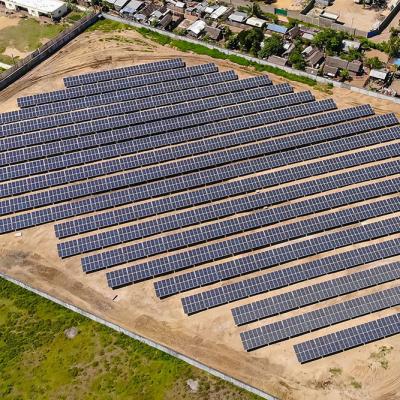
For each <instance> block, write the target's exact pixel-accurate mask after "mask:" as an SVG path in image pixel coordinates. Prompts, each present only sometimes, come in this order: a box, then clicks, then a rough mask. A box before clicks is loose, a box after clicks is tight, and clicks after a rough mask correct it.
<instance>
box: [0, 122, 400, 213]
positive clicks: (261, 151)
mask: <svg viewBox="0 0 400 400" xmlns="http://www.w3.org/2000/svg"><path fill="white" fill-rule="evenodd" d="M374 122H375V124H374V123H372V124H370V125H375V126H377V127H378V128H379V127H382V125H383V126H385V125H386V122H384V124H385V125H384V124H382V122H383V121H382V119H380V120H378V121H374ZM368 125H369V124H361V127H359V126H356V124H353V127H352V129H348V130H347V131H346V130H345V129H343V132H341V134H342V135H343V134H346V133H347V134H352V133H353V132H352V131H354V133H360V132H363V131H364V130H366V129H368V128H369V126H368ZM344 128H346V127H344ZM338 131H339V130H337V131H336V132H335V133H336V134H338ZM312 133H314V132H312V131H311V132H309V135H308V137H311V135H312ZM399 135H400V128H399V127H397V126H394V127H390V128H386V129H383V130H377V131H373V132H369V133H368V134H366V133H364V134H362V136H361V137H360V139H358V138H357V137H355V138H353V137H349V138H348V141H347V140H345V139H336V141H331V142H330V143H331V145H332V147H336V152H339V151H345V147H346V146H348V147H349V148H356V143H359V144H360V145H359V146H358V147H363V146H368V145H370V144H375V143H384V142H387V141H390V140H394V139H397V138H398V137H399ZM304 136H307V135H303V137H294V139H293V140H292V142H293V143H290V139H288V138H287V137H283V138H281V140H275V143H274V142H272V141H268V140H267V141H262V142H261V141H257V142H255V143H249V144H246V145H244V143H240V141H239V143H238V144H240V145H241V146H240V147H232V148H229V142H228V143H227V142H226V141H224V140H223V139H221V138H218V137H217V138H214V140H209V141H208V142H206V143H204V142H201V143H200V145H199V146H196V143H191V144H188V145H187V146H186V149H185V150H186V153H185V152H184V151H180V149H176V148H164V149H162V150H161V151H158V152H152V153H139V154H138V155H133V156H128V157H126V158H120V159H116V160H112V161H107V162H104V163H96V164H91V165H87V166H84V167H79V168H75V169H71V170H63V171H60V172H54V173H50V174H46V175H41V176H36V177H31V178H26V179H21V180H18V181H12V182H10V183H4V184H0V193H1V194H0V197H8V196H12V195H17V194H22V193H27V192H32V191H36V190H41V189H46V188H51V187H52V186H59V185H63V184H68V183H73V182H74V181H80V180H86V179H88V178H93V177H98V176H100V177H101V176H102V175H108V174H113V173H120V172H123V171H128V170H131V169H132V170H134V171H136V175H138V176H139V175H140V176H141V178H140V179H139V178H137V179H134V180H133V181H134V183H135V184H137V183H140V182H146V181H151V180H154V179H159V177H160V176H161V177H164V178H165V177H168V176H172V175H176V174H180V173H187V172H190V171H196V170H200V169H203V168H209V167H213V166H217V165H222V164H225V163H227V162H230V163H231V162H235V161H240V160H243V159H248V158H254V157H259V156H263V155H267V154H269V153H274V152H276V151H283V150H287V148H289V149H290V148H293V147H294V149H292V150H291V151H287V152H285V153H282V154H281V155H278V154H276V155H275V156H273V155H271V156H270V157H269V159H268V160H267V163H268V165H271V166H272V165H275V163H277V162H278V160H279V157H286V163H287V164H289V163H293V162H296V161H292V159H293V160H296V159H297V158H298V157H299V156H300V155H299V154H298V153H299V151H300V150H299V148H301V149H302V150H301V152H302V155H303V160H308V159H311V158H313V157H315V156H313V155H314V154H316V153H318V154H317V155H318V156H319V157H321V156H323V155H324V154H325V152H326V150H325V149H326V146H327V143H328V142H322V143H320V144H316V145H309V146H308V147H307V146H304V147H302V144H303V142H306V144H308V143H309V141H310V140H309V139H308V143H307V137H306V138H305V137H304ZM321 136H322V135H321ZM327 136H328V135H327ZM331 136H333V137H335V136H334V135H331ZM239 138H240V135H239ZM328 138H330V137H329V136H328ZM314 139H317V138H314ZM321 139H322V140H323V138H321ZM246 140H248V139H246V138H244V141H246ZM363 141H364V142H363ZM215 142H217V146H216V145H215ZM288 142H289V143H288ZM235 144H236V143H235ZM274 144H275V146H274ZM207 145H208V146H207ZM350 145H353V147H350ZM215 147H217V148H216V149H215ZM285 147H286V148H285ZM220 149H222V150H220ZM342 149H343V150H342ZM196 150H197V151H196ZM196 152H198V153H200V154H196ZM193 153H194V154H193ZM296 156H297V158H296ZM181 157H182V158H181ZM176 159H177V160H176ZM175 160H176V161H175ZM166 161H168V163H167V164H163V165H164V167H163V168H162V169H161V168H160V163H162V162H166ZM276 165H277V164H276ZM145 166H147V167H146V168H145ZM138 167H140V170H139V171H138V170H137V168H138ZM135 168H136V170H135ZM113 179H115V180H117V179H119V178H116V177H114V178H113ZM122 179H123V180H124V181H125V179H126V178H125V177H124V178H122ZM95 184H96V185H98V186H100V185H101V180H100V179H99V180H96V181H95ZM78 185H79V184H78ZM78 185H77V186H78ZM84 185H85V186H90V183H87V184H86V183H85V184H84ZM77 186H74V188H75V187H77ZM81 186H82V185H81ZM54 190H57V189H54ZM73 190H75V189H73ZM48 193H49V194H50V193H51V192H48ZM85 194H86V190H85V189H83V188H82V192H81V195H82V196H84V195H85ZM66 195H67V194H66ZM46 196H47V195H46ZM0 204H1V203H0ZM0 207H1V206H0Z"/></svg>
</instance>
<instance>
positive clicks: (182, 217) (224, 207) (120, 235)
mask: <svg viewBox="0 0 400 400" xmlns="http://www.w3.org/2000/svg"><path fill="white" fill-rule="evenodd" d="M360 139H361V137H360V136H358V137H357V140H360ZM346 140H347V139H346ZM327 144H329V145H330V146H329V147H330V150H331V151H332V153H334V154H335V153H336V151H335V148H336V147H335V144H337V143H335V142H328V143H327ZM349 144H351V143H350V141H349V140H347V145H349ZM296 151H298V150H296ZM306 153H307V149H306V148H305V149H304V152H303V155H304V156H305V155H306ZM288 159H289V158H288ZM335 178H336V177H335ZM336 182H337V183H339V182H340V181H339V180H338V181H336V179H335V180H334V181H333V183H335V185H334V188H335V187H337V184H336ZM398 184H399V180H398V179H395V180H393V181H390V182H380V183H378V184H372V185H370V186H366V187H357V188H354V189H350V190H349V191H343V192H338V193H333V194H330V195H327V196H324V197H320V198H316V199H315V198H313V199H308V200H305V201H302V202H298V203H292V204H289V205H283V206H281V207H279V208H274V209H272V210H260V209H261V208H263V207H266V206H270V205H272V204H274V203H281V202H284V201H287V200H289V199H292V198H296V197H297V196H299V195H300V196H302V197H303V196H305V195H306V194H307V195H309V194H310V193H309V191H306V190H304V189H303V190H301V189H300V190H299V191H296V192H292V191H291V190H290V189H289V188H285V189H278V191H279V192H280V194H281V196H273V193H272V192H265V193H256V194H254V195H252V196H249V197H244V198H239V199H235V200H230V201H228V202H226V203H223V204H221V203H219V204H211V205H209V206H207V207H204V208H202V209H201V210H199V209H195V210H189V211H187V212H184V213H181V214H179V215H175V214H174V215H171V216H167V217H164V218H161V219H158V220H152V221H148V222H144V223H142V224H137V225H132V226H128V227H124V228H120V229H117V230H114V231H107V232H106V233H104V234H100V235H96V236H88V237H85V238H81V239H77V240H75V241H72V242H65V243H61V244H59V245H58V247H59V254H60V256H61V257H70V256H72V255H76V254H79V253H84V252H89V251H92V250H97V249H102V248H105V247H108V246H112V245H115V244H118V243H120V242H128V241H131V240H136V239H140V238H144V237H147V236H151V235H154V234H157V233H165V232H167V231H169V230H174V229H178V228H183V227H184V226H187V225H193V224H195V223H196V222H205V221H209V220H214V219H220V218H222V217H226V216H228V215H232V214H237V213H239V212H244V211H251V210H255V209H259V210H258V212H257V214H254V215H250V216H244V217H238V218H235V219H234V220H231V221H229V229H234V228H233V226H234V225H233V224H236V225H237V226H238V229H239V231H245V230H247V229H252V228H254V227H256V226H262V225H267V224H272V223H276V222H282V221H284V220H287V219H290V218H295V217H298V216H301V215H307V214H311V213H314V212H318V211H322V210H326V209H330V208H334V207H338V206H341V205H346V204H349V203H354V202H357V201H361V200H365V199H367V198H372V197H376V196H381V195H384V194H389V193H395V192H397V190H398ZM299 186H300V187H301V186H304V187H307V186H308V187H309V188H310V189H311V191H312V190H314V191H315V190H318V189H319V187H318V184H315V182H312V183H310V182H304V183H302V184H300V185H299ZM331 188H332V187H331ZM310 189H308V190H310ZM324 189H325V190H327V189H329V188H328V187H326V186H325V187H324ZM377 189H380V190H377ZM153 212H156V210H154V211H153ZM251 221H254V222H253V223H255V224H256V225H255V226H253V225H252V222H251ZM214 225H215V227H214ZM214 225H207V228H205V229H206V230H208V232H207V234H208V235H207V236H204V240H210V239H211V238H212V236H211V235H212V234H214V235H215V237H219V236H221V235H222V236H225V235H226V234H227V233H226V232H225V231H224V229H222V228H220V227H219V225H218V224H214ZM220 225H222V226H224V227H228V224H227V223H220ZM211 230H212V231H213V232H214V231H215V232H216V233H213V232H211ZM190 234H191V231H186V237H185V239H186V240H189V237H188V236H189V235H190Z"/></svg>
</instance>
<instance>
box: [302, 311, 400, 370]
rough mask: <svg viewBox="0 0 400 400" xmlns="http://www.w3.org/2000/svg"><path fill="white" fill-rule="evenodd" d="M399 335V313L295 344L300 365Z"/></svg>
mask: <svg viewBox="0 0 400 400" xmlns="http://www.w3.org/2000/svg"><path fill="white" fill-rule="evenodd" d="M398 333H400V313H398V314H394V315H390V316H388V317H383V318H379V319H377V320H374V321H370V322H367V323H364V324H361V325H356V326H353V327H351V328H348V329H343V330H341V331H337V332H335V333H331V334H329V335H326V336H321V337H318V338H316V339H312V340H308V341H306V342H303V343H299V344H296V345H295V346H294V350H295V352H296V355H297V359H298V360H299V362H300V363H306V362H309V361H312V360H317V359H318V358H322V357H327V356H329V355H332V354H335V353H339V352H342V351H345V350H349V349H352V348H354V347H358V346H362V345H363V344H366V343H371V342H374V341H376V340H380V339H384V338H387V337H389V336H392V335H396V334H398Z"/></svg>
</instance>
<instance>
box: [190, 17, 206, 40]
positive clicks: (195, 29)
mask: <svg viewBox="0 0 400 400" xmlns="http://www.w3.org/2000/svg"><path fill="white" fill-rule="evenodd" d="M205 28H206V23H205V22H204V21H202V20H200V19H198V20H197V21H196V22H194V23H193V24H192V25H190V26H189V28H188V33H189V35H192V36H195V37H198V36H199V35H200V33H201V32H203V31H204V29H205Z"/></svg>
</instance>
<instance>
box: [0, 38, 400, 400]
mask: <svg viewBox="0 0 400 400" xmlns="http://www.w3.org/2000/svg"><path fill="white" fill-rule="evenodd" d="M118 35H122V34H120V33H119V34H118ZM115 36H117V35H116V34H104V33H101V32H93V33H89V34H84V35H82V36H81V37H79V38H78V39H77V40H74V41H73V42H72V43H70V44H69V45H68V46H67V47H65V48H64V49H63V50H62V51H60V52H59V53H58V54H56V55H55V56H53V57H52V58H51V59H49V60H48V61H46V62H45V63H43V64H42V65H40V66H39V67H38V68H36V69H34V70H33V71H32V72H30V73H29V74H28V75H26V76H25V77H24V78H23V79H21V80H20V81H18V82H17V83H15V84H14V85H12V86H11V87H9V88H8V89H6V90H5V91H3V92H1V94H0V111H1V112H5V111H9V110H13V109H16V108H17V107H16V99H17V97H20V96H22V95H28V94H33V93H38V92H41V91H49V90H56V89H61V88H63V84H62V77H64V76H67V75H75V74H79V73H83V72H90V71H93V70H97V69H106V68H111V67H119V66H125V65H130V64H134V63H144V62H148V61H154V60H159V59H167V58H172V57H176V56H179V57H182V58H183V59H184V60H185V61H186V63H187V64H188V65H194V64H199V63H204V62H215V63H217V64H218V65H219V66H220V67H221V70H226V69H235V70H236V72H237V73H238V75H239V76H241V77H246V76H250V75H254V72H253V71H251V70H248V69H246V68H239V67H238V66H237V65H235V64H231V63H229V62H224V61H215V60H212V59H209V58H208V57H204V56H197V55H193V54H188V53H180V52H178V51H176V50H173V49H170V48H168V47H161V46H158V45H155V44H154V43H152V42H149V41H147V40H144V39H143V38H142V37H141V36H140V35H138V34H137V33H135V32H133V31H129V32H126V33H125V34H124V36H125V37H126V38H128V39H129V40H130V41H131V43H122V42H121V41H120V40H118V39H113V37H115ZM271 78H272V79H273V81H274V82H282V81H283V79H281V78H277V77H274V76H271ZM291 84H292V85H293V86H294V87H295V89H296V90H309V87H308V86H305V85H301V84H296V83H294V84H293V83H291ZM314 94H315V96H316V97H317V98H318V99H321V98H327V97H330V96H329V95H327V94H325V93H322V92H319V91H316V92H315V93H314ZM332 97H333V99H334V100H335V101H336V103H337V105H338V107H339V108H344V107H348V106H353V105H357V104H364V103H370V104H371V105H372V106H373V107H374V108H375V110H376V112H377V113H384V112H392V111H394V112H396V113H397V114H398V115H400V105H397V104H394V103H391V102H385V101H382V100H377V99H373V98H370V97H368V96H360V95H358V94H355V93H352V92H350V91H347V90H343V89H333V95H332ZM56 244H57V240H56V238H55V236H54V232H53V227H52V226H51V225H47V226H43V227H40V228H34V229H29V230H27V231H23V232H22V237H16V236H14V235H13V234H9V235H5V236H1V237H0V260H1V261H0V269H1V270H2V271H3V272H5V273H7V274H9V275H12V276H14V277H16V278H18V279H21V280H23V281H26V282H28V283H29V284H31V285H32V286H34V287H37V288H39V289H41V290H44V291H47V292H49V293H51V294H53V295H55V296H57V297H59V298H61V299H63V300H66V301H68V302H71V303H74V304H76V305H77V306H79V307H82V308H84V309H87V310H89V311H91V312H93V313H96V314H100V315H101V316H102V317H104V318H106V319H109V320H111V321H113V322H115V323H118V324H120V325H122V326H125V327H127V328H128V329H131V330H133V331H136V332H137V333H139V334H141V335H143V336H147V337H150V338H152V339H153V340H156V341H159V342H161V343H163V344H165V345H167V346H169V347H172V348H174V349H176V350H177V351H180V352H182V353H185V354H187V355H188V356H191V357H193V358H196V359H199V360H200V361H202V362H204V363H205V364H208V365H210V366H212V367H214V368H216V369H219V370H222V371H224V372H225V373H228V374H231V375H233V376H235V377H236V378H238V379H241V380H244V381H246V382H248V383H250V384H252V385H254V386H257V387H259V388H261V389H263V390H265V391H266V392H269V393H271V394H273V395H275V396H278V397H280V398H281V399H293V400H306V399H307V400H309V399H318V400H320V399H321V400H339V399H343V400H345V399H346V400H347V399H354V400H361V399H362V400H378V399H381V400H383V399H385V400H395V399H399V398H400V365H399V360H400V338H399V337H398V336H397V337H396V336H395V337H392V338H390V339H387V340H385V341H381V342H377V343H374V344H370V345H368V346H364V347H360V348H358V349H355V350H352V351H350V352H345V353H343V354H339V355H336V356H334V357H330V358H327V359H323V360H319V361H316V362H313V363H310V364H307V365H304V366H301V365H300V364H298V362H297V360H296V358H295V355H294V352H293V349H292V345H293V344H294V343H298V342H301V341H303V340H304V336H303V337H300V338H297V339H293V340H289V341H285V342H282V343H280V344H276V345H273V346H271V347H268V348H264V349H261V350H259V351H255V352H253V353H249V354H247V353H245V352H244V351H243V350H242V345H241V343H240V339H239V332H240V331H241V329H238V328H235V327H234V324H233V321H232V317H231V313H230V310H231V308H232V305H225V306H223V307H219V308H217V309H215V310H211V311H208V312H204V313H200V314H198V315H194V316H192V317H190V318H188V317H186V316H184V314H183V312H182V308H181V304H180V297H179V296H175V297H173V298H170V299H166V300H163V301H159V300H158V299H157V298H156V297H155V294H154V290H153V284H152V282H145V283H141V284H138V285H135V286H130V287H126V288H123V289H120V290H118V291H112V290H110V289H109V288H108V287H107V285H106V282H105V279H104V273H102V272H100V273H96V274H92V275H89V276H84V275H83V273H82V272H81V267H80V263H79V258H78V257H75V258H71V259H68V260H66V261H61V260H60V259H59V257H58V255H57V252H56ZM292 264H293V265H294V264H296V263H291V264H288V265H292ZM356 270H358V269H357V268H356V269H354V271H356ZM351 272H353V271H351ZM332 277H333V276H329V277H328V278H325V279H331V278H332ZM321 280H324V278H321V279H318V280H315V282H317V281H321ZM313 283H314V281H313ZM297 286H299V285H297ZM297 286H296V287H297ZM389 286H390V285H389ZM286 290H287V289H286ZM283 291H285V290H282V291H281V292H283ZM372 291H373V290H372ZM116 294H118V297H117V299H116V301H114V302H113V301H112V298H113V297H114V296H115V295H116ZM274 294H275V293H274ZM264 297H266V296H265V295H264V296H255V297H253V298H252V299H251V300H252V301H254V300H258V299H260V298H264ZM247 302H248V300H243V301H240V302H237V303H235V306H236V305H241V304H245V303H247ZM335 302H337V300H331V301H329V304H333V303H335ZM309 308H312V307H309ZM397 309H398V310H399V308H398V307H397ZM398 310H397V311H398ZM392 312H393V310H391V311H390V310H387V311H384V312H380V313H377V314H374V317H377V316H383V315H389V314H391V313H392ZM295 313H296V312H293V313H291V315H292V314H295ZM369 318H370V317H363V318H360V319H359V320H358V321H359V322H364V321H366V320H368V319H369ZM264 323H265V321H264ZM261 324H262V322H260V323H256V324H252V325H251V326H250V327H255V326H259V325H261ZM351 324H352V323H351V322H349V323H344V324H341V325H340V327H341V328H344V327H347V326H351ZM335 330H336V327H333V328H331V329H325V330H324V331H323V333H324V334H325V333H330V332H333V331H335ZM319 334H320V332H317V333H314V334H310V335H307V339H308V338H311V337H316V336H318V335H319ZM383 345H386V346H393V347H394V349H393V350H392V351H391V352H390V354H389V355H388V356H387V360H388V363H389V364H388V365H389V368H388V369H384V368H382V367H381V365H380V364H379V362H376V361H375V360H374V359H373V358H371V354H372V353H373V352H376V351H377V350H378V348H379V347H380V346H383ZM331 368H341V369H342V371H343V372H342V373H341V374H340V375H338V376H333V375H332V373H331V372H330V369H331ZM353 380H355V381H357V382H360V383H361V385H362V387H361V388H355V387H354V385H352V382H353Z"/></svg>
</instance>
